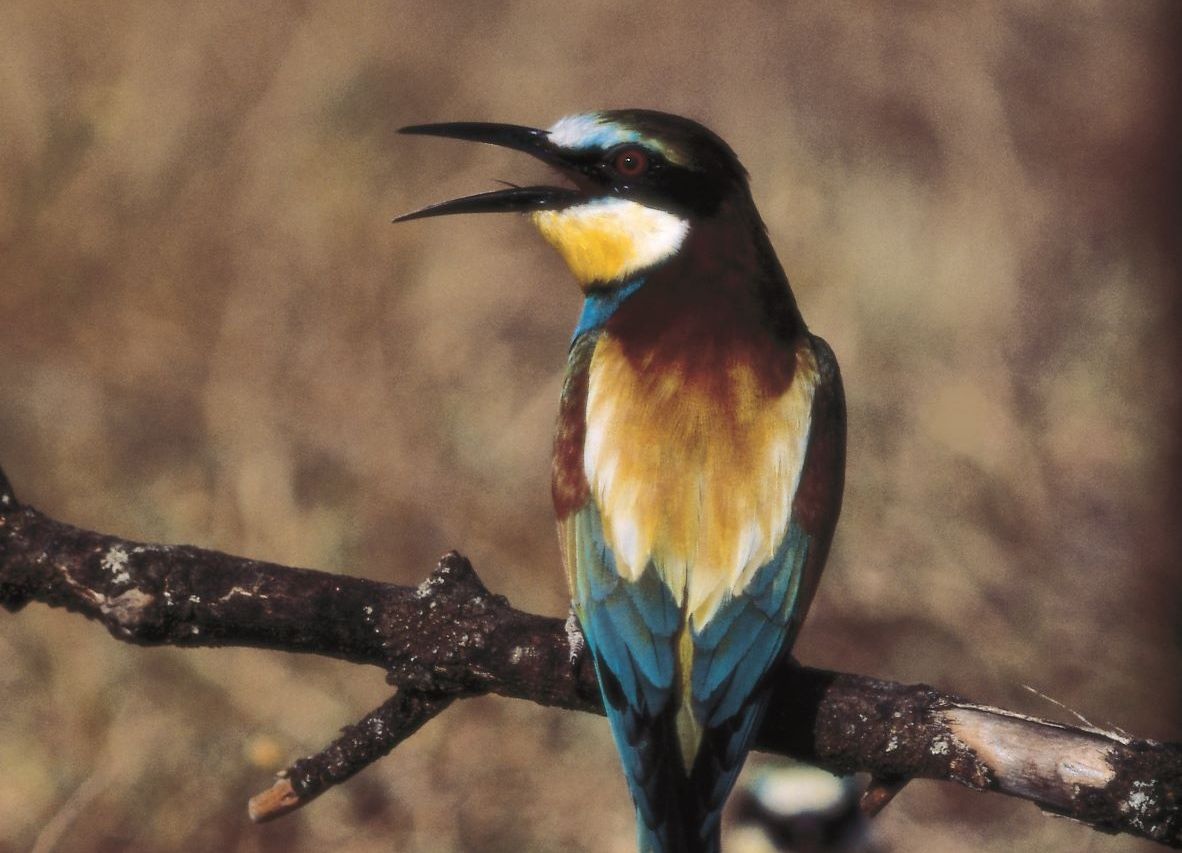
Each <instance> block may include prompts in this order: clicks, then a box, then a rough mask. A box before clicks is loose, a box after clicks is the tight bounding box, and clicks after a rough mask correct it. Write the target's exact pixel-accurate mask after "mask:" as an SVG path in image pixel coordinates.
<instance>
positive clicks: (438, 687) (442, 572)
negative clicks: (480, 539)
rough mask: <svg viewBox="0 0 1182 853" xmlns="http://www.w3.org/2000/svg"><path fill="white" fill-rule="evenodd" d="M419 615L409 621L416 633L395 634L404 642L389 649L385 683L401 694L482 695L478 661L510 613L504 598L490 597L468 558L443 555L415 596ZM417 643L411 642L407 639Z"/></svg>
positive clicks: (453, 553)
mask: <svg viewBox="0 0 1182 853" xmlns="http://www.w3.org/2000/svg"><path fill="white" fill-rule="evenodd" d="M414 599H415V603H416V604H417V609H416V610H415V611H413V612H411V613H410V614H408V615H404V614H402V613H399V614H397V615H393V616H392V617H391V618H392V619H394V620H400V619H403V618H407V619H408V621H409V622H410V623H412V624H414V625H415V628H416V630H412V631H411V632H407V631H405V630H391V629H392V628H394V627H395V626H394V625H392V624H391V625H387V626H386V630H385V633H386V636H391V637H400V638H402V639H401V640H400V642H399V643H398V644H396V645H394V644H392V645H390V646H389V647H388V649H389V651H390V652H391V664H390V666H389V667H388V669H387V676H386V680H387V681H388V682H389V683H391V684H395V685H397V686H399V687H400V688H403V689H407V690H413V691H415V692H419V693H427V694H435V695H459V694H469V695H471V694H475V693H483V692H485V690H486V687H485V685H484V684H483V679H482V678H481V677H480V674H479V673H480V672H481V669H482V668H481V667H480V666H479V661H480V660H481V658H482V657H483V656H484V655H486V654H487V653H488V651H489V644H490V637H491V636H492V635H493V634H494V632H495V631H496V630H497V628H498V625H500V624H501V623H502V622H503V616H504V614H505V613H506V612H508V611H510V610H511V608H510V606H509V601H508V599H506V598H505V597H504V596H501V595H494V594H493V593H490V592H489V591H488V588H487V587H486V586H485V585H484V582H483V581H481V580H480V577H479V576H478V575H477V574H476V570H475V569H473V568H472V564H471V563H470V562H469V561H468V559H467V558H466V557H464V556H463V555H462V554H460V553H458V552H456V551H449V552H447V553H446V554H444V555H443V556H442V557H441V558H440V559H439V563H438V564H437V565H436V566H435V570H434V571H432V572H431V574H430V576H429V577H428V578H427V579H426V580H425V581H423V582H422V583H421V584H419V586H418V588H417V589H416V590H415V594H414ZM408 636H409V637H413V638H414V639H413V640H411V641H408V640H407V639H406V638H407V637H408Z"/></svg>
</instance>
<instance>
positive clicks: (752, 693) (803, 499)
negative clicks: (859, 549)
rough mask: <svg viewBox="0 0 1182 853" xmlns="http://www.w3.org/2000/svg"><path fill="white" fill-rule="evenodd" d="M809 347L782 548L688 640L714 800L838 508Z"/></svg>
mask: <svg viewBox="0 0 1182 853" xmlns="http://www.w3.org/2000/svg"><path fill="white" fill-rule="evenodd" d="M812 343H813V353H814V356H815V358H816V363H817V370H818V379H817V386H816V390H815V392H814V397H813V405H812V411H811V417H810V424H809V438H808V443H807V449H806V452H805V461H804V467H803V469H802V472H801V477H800V482H799V484H798V486H797V490H796V494H795V496H794V499H793V501H792V509H791V517H790V519H789V524H788V527H787V530H786V532H785V534H784V538H783V539H782V540H781V542H780V544H779V546H778V548H777V549H776V553H775V555H774V556H773V557H772V559H771V560H769V561H768V562H767V563H766V564H765V565H764V566H762V567H761V568H760V569H759V570H758V571H757V572H756V573H755V575H754V577H753V578H752V580H751V582H750V583H749V584H748V586H747V587H746V588H745V589H744V590H743V592H742V593H741V594H739V595H735V596H733V597H731V598H729V599H727V600H725V601H724V602H723V604H722V605H721V606H720V607H719V610H718V611H717V613H716V614H715V615H714V617H713V618H712V619H711V620H710V621H709V622H708V623H707V624H706V625H705V627H704V628H703V629H702V630H701V631H696V630H695V631H694V632H693V634H692V637H693V646H694V650H693V669H692V677H691V680H690V687H691V691H692V702H693V708H694V716H695V717H696V718H697V720H698V722H699V724H700V725H701V726H702V729H703V742H702V746H701V747H700V748H699V751H698V759H697V762H698V764H699V765H712V767H709V768H708V767H706V766H703V767H702V768H701V770H702V772H703V773H704V775H703V779H705V778H710V777H712V776H714V774H717V776H716V778H717V781H716V782H715V783H714V785H715V787H716V789H717V792H718V795H719V796H725V794H726V792H727V791H728V790H729V789H730V786H731V784H733V781H734V777H735V775H737V773H738V770H739V768H740V767H741V765H742V757H743V755H744V754H745V753H746V751H747V748H748V747H749V745H750V740H751V736H752V734H753V729H754V728H756V727H757V726H758V723H759V720H760V719H761V717H762V709H763V705H764V704H765V701H766V697H765V695H764V694H765V691H764V689H763V688H764V687H765V686H766V685H764V683H763V682H764V676H765V674H766V673H767V672H768V671H769V670H770V669H771V668H772V666H773V665H774V664H775V663H776V662H777V661H778V660H779V658H780V657H781V655H783V654H785V653H786V652H787V650H788V649H790V648H791V645H792V642H793V640H794V639H795V635H796V632H797V630H798V629H799V627H800V624H801V622H802V621H803V620H804V616H805V613H806V612H807V610H808V606H809V604H810V603H811V601H812V597H813V593H814V591H815V590H816V586H817V582H818V580H819V579H820V574H821V570H822V568H823V567H824V564H825V558H826V556H827V554H828V551H829V543H830V541H831V539H832V537H833V529H834V527H835V525H836V523H837V516H838V513H839V512H840V508H841V492H842V485H843V477H844V467H845V402H844V397H843V393H842V386H841V376H840V373H839V372H838V369H837V361H836V359H835V358H834V357H833V352H832V351H831V350H830V349H829V346H828V344H826V343H825V342H824V341H823V340H821V339H820V338H813V340H812ZM697 771H698V768H695V772H697Z"/></svg>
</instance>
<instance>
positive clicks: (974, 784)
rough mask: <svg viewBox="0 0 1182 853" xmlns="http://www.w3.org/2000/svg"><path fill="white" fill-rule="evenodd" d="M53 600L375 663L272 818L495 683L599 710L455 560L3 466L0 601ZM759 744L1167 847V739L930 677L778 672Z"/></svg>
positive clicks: (276, 802) (1171, 760) (141, 621)
mask: <svg viewBox="0 0 1182 853" xmlns="http://www.w3.org/2000/svg"><path fill="white" fill-rule="evenodd" d="M30 601H40V602H42V603H44V604H47V605H49V606H51V607H64V608H66V609H68V610H71V611H74V612H78V613H81V614H83V615H84V616H86V617H87V618H89V619H94V620H95V621H98V622H100V623H101V624H103V625H104V626H106V628H107V630H108V631H110V632H111V634H112V635H113V636H114V637H115V638H116V639H119V640H123V641H124V642H130V643H138V644H141V645H174V646H183V647H189V646H223V645H235V646H255V647H260V648H269V649H281V650H284V651H292V652H307V653H312V654H320V655H327V656H330V657H335V658H340V659H343V660H347V661H351V662H353V663H359V664H371V665H374V666H380V667H382V668H383V669H384V670H385V671H386V673H387V678H388V680H389V681H390V682H391V683H392V684H394V685H396V686H397V688H398V692H397V693H396V694H395V695H394V697H393V698H391V699H390V700H388V701H387V702H386V703H384V704H383V705H382V706H381V707H380V708H378V709H376V710H375V711H373V712H372V713H371V714H369V715H368V716H367V717H366V718H365V719H364V720H362V721H361V722H360V723H359V724H358V725H356V726H352V727H349V728H347V729H346V730H345V732H344V734H343V735H342V737H340V738H339V739H338V740H336V741H334V742H333V743H332V744H331V745H330V746H328V747H327V748H326V749H324V750H323V751H321V752H320V753H318V754H317V755H315V756H313V757H311V758H307V759H302V760H300V761H297V762H296V763H295V764H294V765H292V767H290V768H288V770H286V771H284V773H283V774H281V778H280V779H279V781H278V782H277V783H276V784H275V785H274V786H273V787H272V788H271V789H270V790H268V791H266V792H264V793H263V794H260V795H259V796H257V797H255V798H254V799H253V800H252V801H251V807H250V813H251V816H252V817H253V818H254V819H256V820H266V819H269V818H272V817H277V816H279V815H281V814H284V813H286V812H288V811H291V810H292V809H294V808H297V807H299V806H300V805H303V804H304V803H306V802H308V801H310V800H311V799H312V798H314V797H315V796H316V795H318V794H319V793H321V792H322V791H324V790H326V789H327V788H328V787H331V786H332V785H335V784H338V783H340V782H342V781H344V780H345V779H348V778H349V777H350V776H352V775H353V774H354V773H356V772H357V771H359V770H360V769H362V768H363V767H365V766H367V765H368V764H370V763H372V762H373V761H375V760H377V759H378V758H380V757H382V756H383V755H385V754H386V753H388V752H389V751H390V750H391V749H392V748H393V747H394V746H396V745H397V744H398V743H400V742H401V741H402V740H405V739H406V738H407V737H409V736H410V735H411V734H413V733H414V732H415V731H416V730H417V729H418V728H419V727H420V726H421V725H423V724H424V723H426V722H427V721H428V720H430V719H431V718H432V717H434V716H436V715H437V714H439V713H441V712H442V711H443V710H445V709H446V708H447V706H448V705H449V704H450V703H451V702H452V701H454V700H455V699H456V698H463V697H467V696H474V695H480V694H483V693H490V692H491V693H497V694H500V695H502V696H510V697H514V698H518V699H529V700H531V701H533V702H538V703H541V704H543V705H553V706H557V707H561V708H568V709H572V710H579V711H592V712H596V713H602V708H601V707H600V703H599V691H598V686H597V683H596V680H595V673H594V668H593V666H592V665H591V663H590V661H589V660H588V659H587V656H586V655H580V656H578V657H577V658H576V659H575V661H574V663H573V664H572V662H571V645H570V638H569V637H568V634H567V631H566V629H565V628H564V624H563V621H562V620H560V619H551V618H547V617H543V616H536V615H533V614H529V613H523V612H521V611H519V610H515V609H513V608H512V607H511V606H510V605H509V602H508V601H507V600H506V599H504V598H503V597H501V596H499V595H493V594H491V593H490V592H489V591H488V590H487V589H485V587H484V585H483V584H482V583H481V582H480V579H479V578H478V577H477V576H476V573H475V572H474V571H473V569H472V567H471V565H470V564H469V563H468V561H467V560H466V559H464V558H463V557H461V556H460V555H459V554H456V553H454V552H453V553H450V554H447V555H445V556H444V557H443V559H442V560H440V562H439V565H438V566H437V567H436V569H435V570H434V571H433V572H432V573H431V575H430V577H429V578H428V579H427V580H426V581H425V582H424V583H423V584H422V585H420V586H419V587H418V588H417V589H416V588H411V587H402V586H396V585H394V584H386V583H379V582H377V581H371V580H365V579H362V578H352V577H346V576H341V575H331V574H327V573H324V572H317V571H311V570H308V569H296V568H289V567H286V566H279V565H274V564H272V563H265V562H260V561H256V560H247V559H243V558H240V557H233V556H229V555H227V554H221V553H218V552H215V551H206V550H202V549H200V548H194V547H191V546H173V545H147V544H142V543H137V542H131V541H127V540H124V539H119V538H116V537H113V536H106V535H103V534H100V533H94V532H91V531H87V530H80V529H78V528H75V527H71V526H69V525H66V524H63V523H61V522H58V521H55V520H53V519H52V518H49V517H48V516H46V515H44V514H42V513H40V512H38V511H37V510H35V509H33V508H31V507H27V506H22V505H20V504H19V503H18V502H17V501H16V499H15V496H14V495H13V493H12V490H11V487H10V486H9V485H8V482H7V480H6V479H5V478H4V475H3V472H2V471H0V604H3V605H4V606H5V607H6V608H8V609H9V610H12V611H16V610H19V609H20V608H21V607H23V606H24V605H25V604H27V603H28V602H30ZM775 678H776V693H775V695H774V697H773V699H772V706H771V711H770V712H769V714H768V716H767V719H766V721H765V723H764V726H763V729H762V731H761V732H760V736H759V740H758V745H759V748H761V749H764V750H766V751H769V752H775V753H779V754H783V755H789V756H792V757H794V758H799V759H801V760H804V761H809V762H811V763H813V764H817V765H819V766H821V767H824V768H826V769H829V770H832V771H834V772H837V773H849V772H853V771H867V772H870V773H871V774H873V775H874V776H875V777H876V778H877V779H879V780H881V781H880V782H879V784H878V785H877V786H875V788H874V789H872V795H871V797H869V798H868V802H867V806H866V807H867V808H868V809H869V810H875V809H878V808H881V807H882V806H883V805H885V803H886V802H888V801H889V800H890V797H891V796H893V792H894V791H897V790H898V788H899V787H901V785H902V784H903V782H904V781H905V780H908V779H914V778H925V779H943V780H948V781H953V782H958V783H960V784H962V785H965V786H967V787H969V788H973V789H975V790H979V791H998V792H1001V793H1004V794H1009V795H1011V796H1015V797H1020V798H1022V799H1026V800H1029V801H1031V802H1033V803H1035V804H1036V805H1038V806H1039V807H1040V808H1042V809H1044V810H1046V811H1050V812H1054V813H1057V814H1062V815H1066V816H1069V817H1071V818H1074V819H1076V820H1078V821H1081V822H1083V823H1086V824H1089V825H1090V826H1092V827H1094V828H1096V829H1099V830H1102V831H1105V832H1127V833H1130V834H1133V835H1138V836H1141V837H1144V838H1149V839H1152V840H1155V841H1159V842H1162V843H1164V844H1167V845H1169V846H1171V847H1176V848H1182V807H1180V806H1182V744H1162V743H1157V742H1154V741H1149V740H1139V739H1133V738H1128V737H1124V736H1120V735H1117V734H1114V733H1110V732H1104V731H1100V730H1095V729H1085V728H1079V727H1072V726H1064V725H1060V724H1057V723H1051V722H1047V721H1045V720H1038V719H1034V718H1031V717H1025V716H1022V715H1019V714H1014V713H1011V712H1009V711H1005V710H1002V709H1000V708H992V707H988V706H984V705H978V704H975V703H971V702H967V701H965V700H963V699H961V698H959V697H956V696H953V695H951V694H946V693H941V692H939V691H937V690H935V689H933V688H931V687H928V686H926V685H922V684H918V685H903V684H895V683H891V682H885V681H879V680H876V679H872V678H867V677H865V676H859V675H850V674H844V673H835V672H827V671H823V670H817V669H810V668H807V667H797V666H794V665H785V666H784V667H783V669H782V670H781V671H780V672H777V673H776V674H775Z"/></svg>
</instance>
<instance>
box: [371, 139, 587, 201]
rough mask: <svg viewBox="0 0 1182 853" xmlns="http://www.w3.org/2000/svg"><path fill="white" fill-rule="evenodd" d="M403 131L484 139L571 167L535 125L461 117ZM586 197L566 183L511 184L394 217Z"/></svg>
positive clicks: (553, 163) (471, 140) (546, 160)
mask: <svg viewBox="0 0 1182 853" xmlns="http://www.w3.org/2000/svg"><path fill="white" fill-rule="evenodd" d="M399 133H413V134H419V135H422V136H443V137H446V138H448V139H464V140H468V141H469V142H484V143H487V144H489V145H499V146H501V147H502V148H512V149H514V150H515V151H524V152H525V153H526V154H530V155H532V156H534V157H537V158H538V159H539V160H541V161H542V162H544V163H549V164H550V165H552V166H558V167H560V168H561V167H569V164H568V163H566V161H565V160H564V158H563V156H562V154H561V153H560V152H559V150H558V149H557V148H556V147H555V145H554V144H553V143H552V142H550V139H549V134H548V133H547V132H546V131H544V130H537V129H535V128H532V127H521V126H520V125H516V124H492V123H488V122H475V121H457V122H449V123H447V124H416V125H412V126H411V127H404V128H402V129H401V130H400V131H399ZM582 198H583V194H582V193H580V192H579V191H578V190H574V189H569V188H566V187H511V188H509V189H506V190H494V191H492V192H487V193H479V194H477V195H470V196H464V197H463V198H457V199H452V200H451V201H442V202H439V203H438V204H432V205H428V206H427V207H424V208H421V209H420V210H415V211H412V212H411V213H404V214H403V215H402V216H399V217H397V218H396V219H395V220H394V221H395V222H406V221H407V220H409V219H423V218H425V217H428V216H444V215H446V214H449V213H505V212H518V213H521V212H525V211H531V210H546V209H554V208H562V207H567V206H569V205H571V204H574V203H575V202H577V201H579V200H581V199H582Z"/></svg>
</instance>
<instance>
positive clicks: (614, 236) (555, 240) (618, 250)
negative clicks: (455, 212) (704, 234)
mask: <svg viewBox="0 0 1182 853" xmlns="http://www.w3.org/2000/svg"><path fill="white" fill-rule="evenodd" d="M530 216H531V218H532V219H533V222H534V225H536V226H537V227H538V230H539V231H541V232H542V236H543V237H545V238H546V241H547V242H549V243H550V245H552V246H553V247H554V248H556V249H557V250H558V252H559V254H561V255H562V257H563V260H565V261H566V264H567V266H569V267H570V269H571V272H572V273H574V276H575V278H576V279H577V280H578V282H579V284H580V285H582V286H584V287H586V286H587V285H589V284H592V283H600V284H604V283H608V282H618V281H623V280H624V279H625V278H627V277H628V276H629V275H631V274H632V273H635V272H638V271H640V270H643V269H645V268H646V267H651V266H653V265H654V264H657V263H659V262H661V261H663V260H665V259H666V258H668V257H670V256H671V255H673V254H674V253H675V252H676V251H677V250H678V249H679V248H681V244H682V242H683V241H684V240H685V236H686V234H687V233H689V222H687V221H686V220H684V219H682V218H681V217H679V216H676V215H674V214H672V213H669V212H668V211H665V210H658V209H656V208H652V207H646V206H645V205H643V204H639V203H637V202H634V201H629V200H627V199H623V198H597V199H593V200H591V201H588V202H587V203H586V204H580V205H578V206H576V207H567V208H563V209H561V210H539V211H537V212H535V213H533V214H531V215H530Z"/></svg>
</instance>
